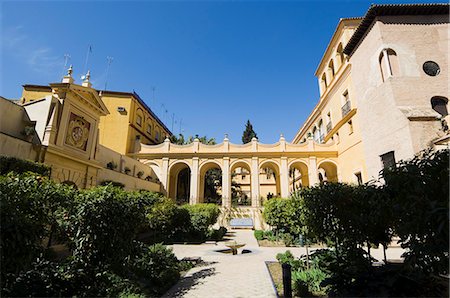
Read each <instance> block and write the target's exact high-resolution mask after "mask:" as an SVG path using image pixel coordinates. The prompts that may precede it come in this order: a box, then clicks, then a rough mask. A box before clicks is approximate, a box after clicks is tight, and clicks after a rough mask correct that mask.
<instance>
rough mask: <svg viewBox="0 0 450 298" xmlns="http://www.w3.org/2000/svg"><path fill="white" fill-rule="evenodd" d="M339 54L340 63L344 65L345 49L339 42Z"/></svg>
mask: <svg viewBox="0 0 450 298" xmlns="http://www.w3.org/2000/svg"><path fill="white" fill-rule="evenodd" d="M337 56H338V57H339V62H340V63H339V64H340V65H342V64H344V49H343V47H342V43H340V44H339V46H338V48H337Z"/></svg>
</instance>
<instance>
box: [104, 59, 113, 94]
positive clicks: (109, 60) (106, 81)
mask: <svg viewBox="0 0 450 298" xmlns="http://www.w3.org/2000/svg"><path fill="white" fill-rule="evenodd" d="M106 60H107V61H108V65H107V66H106V78H105V89H104V90H105V91H106V86H108V74H109V67H110V66H111V63H112V62H113V60H114V58H113V57H111V56H107V57H106Z"/></svg>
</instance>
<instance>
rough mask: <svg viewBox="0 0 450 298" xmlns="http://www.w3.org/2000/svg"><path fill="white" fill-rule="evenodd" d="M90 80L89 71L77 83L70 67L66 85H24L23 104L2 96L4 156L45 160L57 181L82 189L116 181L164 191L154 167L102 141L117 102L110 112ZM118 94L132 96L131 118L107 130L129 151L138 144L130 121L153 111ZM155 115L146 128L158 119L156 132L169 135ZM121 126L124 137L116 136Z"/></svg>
mask: <svg viewBox="0 0 450 298" xmlns="http://www.w3.org/2000/svg"><path fill="white" fill-rule="evenodd" d="M89 79H90V74H89V73H88V74H87V75H86V79H85V80H84V81H83V82H82V84H81V85H78V84H75V83H74V79H73V78H72V67H71V68H70V69H69V70H68V73H67V75H66V76H65V77H64V78H63V80H62V82H61V83H51V84H49V85H48V86H39V85H24V86H23V93H22V97H21V99H20V100H19V102H18V103H15V102H12V101H9V100H6V99H4V98H0V153H1V154H2V155H6V156H13V157H19V158H24V159H31V160H34V161H39V162H43V163H45V164H47V165H49V166H51V177H52V178H53V179H54V180H56V181H58V182H62V183H68V184H71V185H75V186H77V187H79V188H89V187H92V186H96V185H99V184H101V183H102V182H105V181H114V182H120V183H122V184H124V186H125V188H126V189H148V190H153V191H160V190H161V185H160V183H159V180H158V178H157V176H156V175H155V173H154V172H153V170H152V169H151V168H149V167H147V166H145V165H144V164H142V163H140V162H139V161H138V160H136V159H133V158H130V157H128V156H126V155H125V154H121V152H117V151H114V150H112V149H110V148H107V147H106V146H103V145H102V144H100V143H99V138H100V136H99V133H100V130H99V128H100V123H101V122H102V118H106V117H108V116H109V115H110V108H111V107H114V104H110V108H108V107H107V106H106V105H105V102H104V101H103V99H102V97H101V96H100V92H98V91H97V90H95V89H94V88H92V85H91V83H90V81H89ZM110 93H113V92H109V93H108V94H110ZM115 96H116V97H117V98H120V96H125V97H127V96H128V98H126V99H125V100H124V101H125V102H128V103H129V104H128V106H127V108H128V109H129V111H131V113H130V114H131V115H130V116H126V120H125V121H122V122H119V120H117V122H118V123H117V124H113V123H110V125H111V127H108V125H105V126H103V127H104V128H103V129H105V130H109V131H113V132H114V136H113V135H111V136H110V137H111V138H114V140H115V141H117V143H118V144H123V148H124V149H125V148H129V146H130V144H134V143H135V142H136V141H135V139H136V136H137V134H133V133H134V131H133V130H132V129H129V126H132V125H133V123H129V121H132V120H133V119H135V117H138V116H135V111H136V110H137V111H138V113H137V114H138V115H139V111H142V107H145V109H146V112H147V113H143V112H142V115H150V113H151V111H150V109H149V108H148V107H147V106H145V104H144V103H143V102H141V103H140V104H138V103H135V101H139V100H140V99H137V98H138V96H137V95H135V94H133V97H132V98H131V97H130V96H129V94H116V95H115ZM109 101H114V97H113V96H111V95H110V97H109V99H108V101H107V102H109ZM140 101H141V100H140ZM132 109H134V110H132ZM151 115H152V117H150V116H149V117H148V118H147V119H146V121H147V122H142V124H144V123H151V121H154V122H155V129H156V130H157V131H159V132H161V133H162V132H167V133H170V132H169V131H168V129H167V128H165V126H164V125H163V124H162V122H161V121H160V120H159V119H158V118H157V117H156V116H154V115H153V114H151ZM113 116H114V115H113ZM113 116H111V117H113ZM128 119H129V120H128ZM121 120H122V119H121ZM122 126H124V128H125V129H124V131H125V133H117V132H120V131H121V128H122ZM162 128H163V129H164V130H161V129H162ZM24 132H25V133H24ZM130 135H132V137H130ZM146 138H148V141H147V142H148V143H150V144H154V143H155V142H154V141H153V140H154V139H153V140H152V139H150V138H151V135H150V134H147V136H146ZM144 140H145V138H144ZM139 141H140V140H139ZM152 141H153V142H152ZM126 146H128V147H126Z"/></svg>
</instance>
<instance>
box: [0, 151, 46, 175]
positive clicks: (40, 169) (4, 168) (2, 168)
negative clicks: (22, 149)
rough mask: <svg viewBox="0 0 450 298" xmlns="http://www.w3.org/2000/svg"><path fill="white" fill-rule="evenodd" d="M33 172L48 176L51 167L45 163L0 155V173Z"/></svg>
mask: <svg viewBox="0 0 450 298" xmlns="http://www.w3.org/2000/svg"><path fill="white" fill-rule="evenodd" d="M9 172H14V173H18V174H20V173H25V172H33V173H37V174H40V175H43V176H48V177H50V173H51V168H50V167H49V166H47V165H45V164H42V163H38V162H34V161H31V160H24V159H20V158H16V157H9V156H0V175H5V174H8V173H9Z"/></svg>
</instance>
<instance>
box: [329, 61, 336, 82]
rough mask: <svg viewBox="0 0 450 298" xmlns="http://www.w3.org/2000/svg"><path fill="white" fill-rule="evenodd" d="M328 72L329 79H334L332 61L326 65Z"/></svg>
mask: <svg viewBox="0 0 450 298" xmlns="http://www.w3.org/2000/svg"><path fill="white" fill-rule="evenodd" d="M328 70H329V72H330V79H333V78H334V73H335V72H334V63H333V59H331V60H330V63H328Z"/></svg>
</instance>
